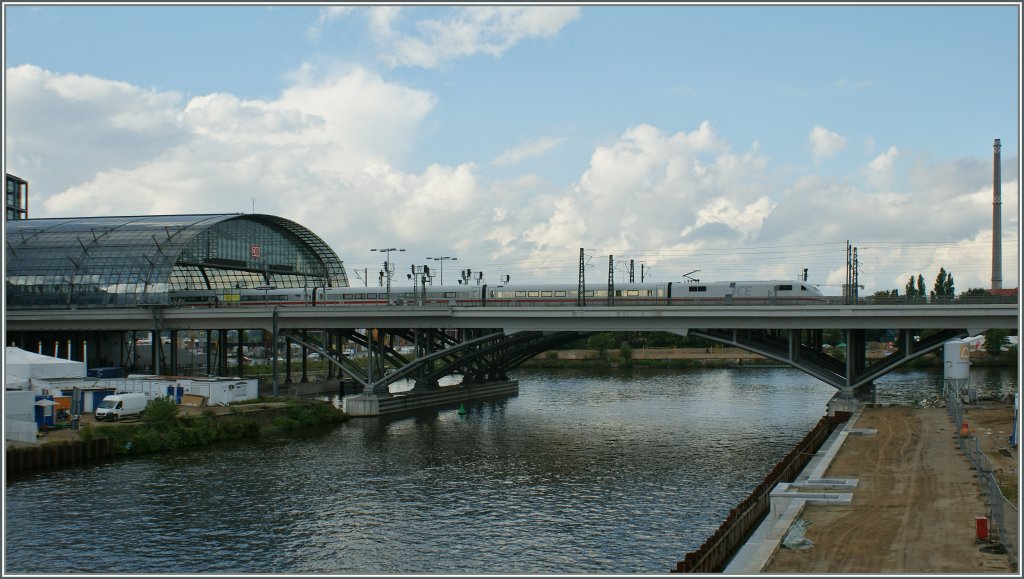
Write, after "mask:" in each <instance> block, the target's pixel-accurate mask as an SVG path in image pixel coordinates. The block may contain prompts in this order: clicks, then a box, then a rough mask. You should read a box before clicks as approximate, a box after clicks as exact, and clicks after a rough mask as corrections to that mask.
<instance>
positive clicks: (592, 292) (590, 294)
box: [583, 290, 594, 298]
mask: <svg viewBox="0 0 1024 579" xmlns="http://www.w3.org/2000/svg"><path fill="white" fill-rule="evenodd" d="M583 295H584V297H588V298H592V297H594V290H587V291H585V292H583Z"/></svg>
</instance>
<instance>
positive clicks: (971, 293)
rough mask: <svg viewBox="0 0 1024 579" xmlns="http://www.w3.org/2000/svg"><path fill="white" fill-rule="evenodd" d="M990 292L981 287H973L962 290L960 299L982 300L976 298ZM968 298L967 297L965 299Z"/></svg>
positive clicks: (968, 300) (969, 300)
mask: <svg viewBox="0 0 1024 579" xmlns="http://www.w3.org/2000/svg"><path fill="white" fill-rule="evenodd" d="M987 295H988V292H987V291H986V290H983V289H981V288H980V287H972V288H970V289H969V290H966V291H962V292H960V299H961V300H964V301H967V302H974V301H981V300H976V299H975V298H976V297H980V296H987ZM965 298H966V299H965Z"/></svg>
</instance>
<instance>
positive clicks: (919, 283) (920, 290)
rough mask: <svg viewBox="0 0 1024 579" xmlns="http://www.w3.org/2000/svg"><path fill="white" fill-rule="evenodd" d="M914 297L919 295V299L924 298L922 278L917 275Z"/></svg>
mask: <svg viewBox="0 0 1024 579" xmlns="http://www.w3.org/2000/svg"><path fill="white" fill-rule="evenodd" d="M916 295H919V296H921V297H924V295H925V294H924V276H923V275H921V274H917V294H916Z"/></svg>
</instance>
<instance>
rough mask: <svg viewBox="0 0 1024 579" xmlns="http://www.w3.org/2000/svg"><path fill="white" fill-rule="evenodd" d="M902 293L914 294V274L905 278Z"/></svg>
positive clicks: (915, 290) (915, 291) (915, 293)
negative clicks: (905, 282) (905, 281)
mask: <svg viewBox="0 0 1024 579" xmlns="http://www.w3.org/2000/svg"><path fill="white" fill-rule="evenodd" d="M903 293H904V294H906V295H908V296H916V295H917V289H916V288H915V287H914V276H910V279H908V280H907V287H905V288H903Z"/></svg>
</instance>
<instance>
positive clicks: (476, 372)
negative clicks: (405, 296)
mask: <svg viewBox="0 0 1024 579" xmlns="http://www.w3.org/2000/svg"><path fill="white" fill-rule="evenodd" d="M6 315H7V317H6V330H7V342H8V344H11V343H18V342H22V343H23V344H24V346H23V347H26V348H27V349H30V348H31V345H32V344H34V343H35V342H34V341H33V340H34V338H35V337H36V336H38V335H40V333H46V334H47V335H56V334H60V333H62V332H63V333H70V332H78V333H79V334H78V335H80V333H81V332H125V331H132V330H140V329H145V330H149V331H152V332H154V334H153V335H154V336H159V335H163V333H164V332H171V334H172V336H173V335H174V334H175V333H177V332H182V331H194V330H208V329H216V328H230V329H246V330H264V331H266V332H268V333H269V334H270V335H272V336H283V337H285V338H287V339H289V340H291V341H293V342H296V343H298V344H301V345H302V346H303V347H304V348H306V349H307V350H308V351H313V352H318V353H320V354H321V355H322V356H323V357H324V358H326V359H327V360H329V362H330V363H331V364H332V365H334V366H335V367H336V368H337V369H338V371H339V375H342V374H344V375H345V376H347V377H349V378H351V379H352V380H354V381H355V382H357V383H358V384H360V385H361V386H362V388H363V392H364V393H367V394H376V395H379V396H387V395H388V392H389V386H390V385H391V384H392V383H394V382H396V381H399V380H404V379H412V380H414V381H415V387H414V388H413V391H414V392H417V391H431V390H436V389H437V388H438V380H439V379H441V378H443V377H445V376H449V375H461V376H462V380H463V383H464V384H472V383H479V382H487V381H495V380H503V379H506V373H507V372H508V370H510V369H511V368H514V367H515V366H517V365H519V364H521V363H523V362H524V361H526V360H528V359H529V358H531V357H533V356H535V355H537V354H539V353H541V352H544V351H546V350H550V349H553V348H557V347H558V346H560V345H562V344H564V343H567V342H571V341H574V340H577V339H579V338H581V337H584V336H587V335H589V334H592V333H595V332H603V331H664V332H671V333H675V334H678V335H683V336H697V337H701V338H705V339H708V340H712V341H714V342H718V343H722V344H726V345H729V346H734V347H739V348H743V349H745V350H748V351H751V352H755V353H757V354H760V355H762V356H765V357H766V358H769V359H772V360H775V361H778V362H781V363H785V364H789V365H791V366H793V367H795V368H798V369H800V370H802V371H804V372H806V373H807V374H810V375H811V376H814V377H815V378H818V379H819V380H821V381H822V382H825V383H826V384H829V385H830V386H832V387H834V388H836V389H837V390H838V391H839V394H840V397H851V398H852V397H853V396H855V394H856V393H857V391H858V390H860V389H863V388H865V387H868V386H870V385H871V383H872V381H873V380H875V379H877V378H879V377H880V376H883V375H884V374H886V373H888V372H890V371H892V370H893V369H895V368H897V367H899V366H901V365H902V364H904V363H906V362H908V361H910V360H913V359H914V358H918V357H920V356H922V355H924V354H926V353H928V352H931V351H933V350H935V349H937V348H939V347H941V346H942V344H943V343H944V342H946V341H948V340H950V339H954V338H960V337H966V336H970V335H976V334H978V333H980V332H982V331H985V330H987V329H993V328H1000V329H1010V330H1016V329H1018V327H1019V317H1020V309H1019V305H1018V304H1016V303H1010V304H1006V303H1002V304H989V303H950V304H909V305H907V304H904V305H886V304H881V305H870V304H856V305H849V304H832V305H807V306H778V305H763V306H749V305H742V306H741V305H728V306H725V305H719V306H692V307H684V306H597V307H594V306H591V307H543V306H541V307H537V306H533V307H528V306H523V307H451V306H395V305H392V306H327V307H323V306H320V307H312V306H303V305H296V306H277V307H262V306H236V307H217V308H189V307H170V306H167V305H153V306H142V307H132V308H113V309H78V310H71V309H35V310H30V309H14V310H8V311H7V312H6ZM834 329H839V330H841V331H842V332H843V333H844V335H845V338H846V344H847V348H846V355H845V357H844V358H837V357H834V356H832V355H830V354H829V353H828V352H826V350H825V349H824V348H823V345H824V344H823V339H822V337H823V333H824V331H825V330H834ZM870 330H894V331H895V332H896V334H897V336H898V337H897V340H896V349H895V351H894V352H893V353H892V354H891V355H890V356H887V357H886V358H884V359H881V360H877V361H874V362H873V363H870V364H869V363H868V360H867V355H866V346H867V343H866V339H865V335H866V332H868V331H870ZM923 330H928V331H923ZM221 333H222V334H223V332H221ZM345 340H347V341H349V342H352V343H354V344H357V345H359V346H361V347H362V349H365V351H366V352H367V354H368V361H367V362H360V363H357V362H356V361H355V360H354V359H353V358H352V357H351V356H349V355H346V353H345V350H344V349H343V348H342V347H341V344H343V343H344V341H345ZM397 344H412V345H413V347H412V349H411V351H409V350H408V349H405V348H399V347H397ZM239 349H241V348H240V347H239ZM158 350H160V349H158ZM225 350H226V348H224V349H221V355H226V351H225ZM239 354H241V353H240V352H239ZM239 359H241V355H239ZM169 366H170V368H169V370H171V371H172V372H173V370H174V361H173V360H172V361H171V362H170V364H169ZM155 367H156V368H157V373H159V367H160V360H159V359H157V360H156V364H155ZM277 376H278V373H277V362H276V358H275V360H274V391H275V394H276V392H277V387H278V381H277Z"/></svg>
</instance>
